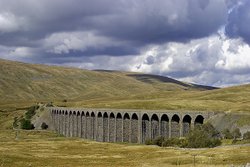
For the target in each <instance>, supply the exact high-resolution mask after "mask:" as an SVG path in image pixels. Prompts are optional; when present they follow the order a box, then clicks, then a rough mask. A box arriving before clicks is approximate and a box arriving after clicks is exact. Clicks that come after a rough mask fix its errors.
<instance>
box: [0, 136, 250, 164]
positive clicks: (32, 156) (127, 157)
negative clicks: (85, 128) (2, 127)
mask: <svg viewBox="0 0 250 167" xmlns="http://www.w3.org/2000/svg"><path fill="white" fill-rule="evenodd" d="M14 136H15V135H14V132H13V131H1V134H0V166H4V167H13V166H18V167H27V166H35V167H37V166H39V167H40V166H47V167H72V166H74V167H82V166H112V167H115V166H121V167H128V166H145V167H146V166H176V164H180V166H183V167H184V166H192V165H193V155H197V156H196V166H200V167H201V166H218V167H219V166H229V165H231V164H235V165H243V164H246V163H247V162H250V145H236V146H226V147H218V148H212V149H179V148H160V147H157V146H145V145H136V144H113V143H98V142H94V141H88V140H82V139H76V138H73V139H66V138H64V137H56V136H57V135H56V134H54V133H52V132H46V131H42V132H41V131H39V132H36V131H21V132H20V134H19V140H14Z"/></svg>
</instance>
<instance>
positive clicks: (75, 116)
mask: <svg viewBox="0 0 250 167" xmlns="http://www.w3.org/2000/svg"><path fill="white" fill-rule="evenodd" d="M50 113H51V117H52V120H53V124H54V127H55V130H56V131H57V132H58V133H60V134H62V135H65V136H67V137H81V138H85V139H91V140H96V141H100V142H131V143H145V141H146V140H147V139H155V138H157V137H159V136H164V137H167V138H171V137H183V136H185V135H186V134H187V133H188V132H189V131H190V129H192V128H193V127H194V126H195V124H203V122H204V121H205V120H206V119H208V118H209V117H210V116H212V115H213V113H211V112H194V111H192V112H188V111H187V112H183V111H168V110H166V111H165V110H152V111H150V110H114V109H81V108H59V107H53V108H50Z"/></svg>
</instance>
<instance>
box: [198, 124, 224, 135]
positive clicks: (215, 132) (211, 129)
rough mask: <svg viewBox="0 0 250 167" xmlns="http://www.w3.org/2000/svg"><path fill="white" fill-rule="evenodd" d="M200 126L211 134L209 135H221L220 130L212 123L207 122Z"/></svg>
mask: <svg viewBox="0 0 250 167" xmlns="http://www.w3.org/2000/svg"><path fill="white" fill-rule="evenodd" d="M200 128H201V129H203V130H204V131H206V132H207V134H208V135H209V137H219V136H220V132H219V131H218V130H216V129H215V127H214V126H213V125H212V124H211V123H205V124H203V125H202V126H201V127H200Z"/></svg>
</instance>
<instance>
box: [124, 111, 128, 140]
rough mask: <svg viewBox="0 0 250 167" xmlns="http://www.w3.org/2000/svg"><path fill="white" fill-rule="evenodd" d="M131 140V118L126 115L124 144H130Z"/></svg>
mask: <svg viewBox="0 0 250 167" xmlns="http://www.w3.org/2000/svg"><path fill="white" fill-rule="evenodd" d="M129 140H130V117H129V115H128V113H126V114H125V115H124V117H123V142H129Z"/></svg>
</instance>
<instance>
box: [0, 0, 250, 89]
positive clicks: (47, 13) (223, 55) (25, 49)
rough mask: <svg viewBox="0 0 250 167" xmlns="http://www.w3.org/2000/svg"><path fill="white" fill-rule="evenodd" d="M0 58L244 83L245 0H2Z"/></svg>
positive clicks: (249, 11)
mask: <svg viewBox="0 0 250 167" xmlns="http://www.w3.org/2000/svg"><path fill="white" fill-rule="evenodd" d="M0 58H3V59H9V60H17V61H22V62H29V63H42V64H53V65H62V66H73V67H78V68H85V69H107V70H125V71H136V72H145V73H152V74H159V75H164V76H169V77H172V78H176V79H179V80H182V81H187V82H193V83H197V84H204V85H213V86H230V85H236V84H244V83H250V1H249V0H71V1H69V0H0Z"/></svg>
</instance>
